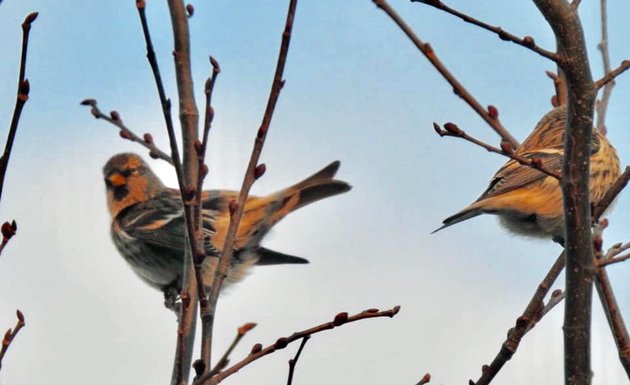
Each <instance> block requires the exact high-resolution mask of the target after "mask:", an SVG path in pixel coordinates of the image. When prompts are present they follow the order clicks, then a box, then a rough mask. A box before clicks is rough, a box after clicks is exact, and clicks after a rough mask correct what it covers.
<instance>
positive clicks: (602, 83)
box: [595, 60, 630, 90]
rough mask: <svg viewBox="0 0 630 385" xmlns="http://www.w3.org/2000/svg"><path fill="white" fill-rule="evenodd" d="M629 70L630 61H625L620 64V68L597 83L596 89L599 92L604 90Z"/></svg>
mask: <svg viewBox="0 0 630 385" xmlns="http://www.w3.org/2000/svg"><path fill="white" fill-rule="evenodd" d="M628 68H630V60H623V61H622V62H621V64H619V67H617V68H615V69H614V70H612V71H610V72H608V73H606V75H604V76H603V77H602V78H601V79H599V80H598V81H596V82H595V89H596V90H599V89H600V88H602V87H603V86H605V85H606V84H608V83H609V82H611V81H613V80H614V79H615V78H616V77H617V76H619V75H621V74H622V73H624V72H626V70H627V69H628Z"/></svg>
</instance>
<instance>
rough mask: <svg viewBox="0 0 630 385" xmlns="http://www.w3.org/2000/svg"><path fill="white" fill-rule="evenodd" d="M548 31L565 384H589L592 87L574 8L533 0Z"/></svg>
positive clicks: (563, 3)
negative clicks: (564, 105)
mask: <svg viewBox="0 0 630 385" xmlns="http://www.w3.org/2000/svg"><path fill="white" fill-rule="evenodd" d="M534 3H535V4H536V6H537V7H538V9H539V10H540V12H541V13H542V14H543V16H544V17H545V19H546V20H547V22H548V23H549V25H550V26H551V28H552V29H553V31H554V34H555V36H556V40H557V43H558V47H560V50H559V52H558V54H559V60H558V65H559V66H560V68H561V69H562V72H563V73H564V75H565V76H566V84H567V88H568V96H569V98H568V100H569V103H568V111H567V114H568V119H567V128H566V134H565V145H564V147H565V150H564V161H563V178H562V181H561V186H562V192H563V198H564V208H565V210H564V212H565V223H566V228H567V232H566V235H565V250H566V253H567V258H566V259H567V274H566V296H567V297H566V304H565V318H564V327H563V330H564V346H565V354H564V357H565V361H564V367H565V382H566V384H567V385H580V384H583V385H587V384H590V383H591V377H592V372H591V354H590V348H591V346H590V342H591V330H590V329H591V313H592V292H593V278H594V266H593V248H592V245H593V243H592V240H591V228H590V224H591V210H590V202H589V198H590V197H589V195H590V194H589V171H590V150H589V146H590V143H591V136H592V128H593V109H594V103H595V91H594V88H593V79H592V77H591V70H590V68H589V66H588V56H587V52H586V45H585V42H584V33H583V31H582V26H581V23H580V20H579V17H578V15H577V12H576V11H575V10H574V9H573V8H572V7H571V6H570V5H569V3H567V2H566V1H565V0H534Z"/></svg>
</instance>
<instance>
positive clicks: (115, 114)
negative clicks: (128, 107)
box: [109, 111, 121, 122]
mask: <svg viewBox="0 0 630 385" xmlns="http://www.w3.org/2000/svg"><path fill="white" fill-rule="evenodd" d="M109 117H110V118H112V120H113V121H115V122H120V121H121V119H120V114H119V113H118V111H112V112H110V113H109Z"/></svg>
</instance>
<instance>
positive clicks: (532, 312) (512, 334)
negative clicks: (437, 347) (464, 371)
mask: <svg viewBox="0 0 630 385" xmlns="http://www.w3.org/2000/svg"><path fill="white" fill-rule="evenodd" d="M564 258H565V253H564V252H563V253H562V254H560V256H559V257H558V259H556V262H555V263H554V264H553V266H552V267H551V269H550V270H549V272H548V273H547V275H546V276H545V278H544V279H543V281H542V282H541V283H540V285H538V289H536V292H535V293H534V295H533V296H532V299H531V300H530V301H529V304H528V305H527V307H526V308H525V311H524V312H523V314H522V315H521V316H520V317H518V318H517V319H516V324H515V326H514V327H513V328H512V329H510V331H509V332H508V337H507V339H506V340H505V342H503V344H502V345H501V349H500V350H499V353H497V355H496V357H495V358H494V360H492V363H491V364H490V365H484V370H483V372H482V374H481V377H479V379H478V380H477V382H472V381H470V383H471V384H472V385H487V384H489V383H490V382H491V381H492V379H493V378H494V377H495V376H496V375H497V373H499V371H500V370H501V368H503V365H505V363H506V362H507V361H508V360H510V359H511V358H512V356H513V355H514V353H516V349H518V345H519V343H520V342H521V339H523V336H525V334H526V333H527V332H528V331H529V330H530V329H531V328H530V327H529V325H530V324H531V323H532V322H533V323H536V322H538V320H539V319H540V317H541V316H540V314H541V312H542V311H543V309H544V308H545V306H544V305H543V299H544V298H545V296H546V295H547V293H548V292H549V290H550V289H551V286H552V285H553V283H554V282H555V281H556V279H558V276H559V275H560V273H561V272H562V270H563V269H564V265H565V259H564Z"/></svg>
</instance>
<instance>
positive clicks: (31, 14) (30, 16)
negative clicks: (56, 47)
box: [24, 12, 39, 24]
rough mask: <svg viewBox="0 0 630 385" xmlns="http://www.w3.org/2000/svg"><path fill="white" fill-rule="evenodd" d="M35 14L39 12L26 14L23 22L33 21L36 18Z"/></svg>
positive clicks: (29, 22) (37, 14)
mask: <svg viewBox="0 0 630 385" xmlns="http://www.w3.org/2000/svg"><path fill="white" fill-rule="evenodd" d="M37 16H39V12H33V13H30V14H28V16H26V18H25V19H24V24H31V23H33V22H34V21H35V20H36V19H37Z"/></svg>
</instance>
